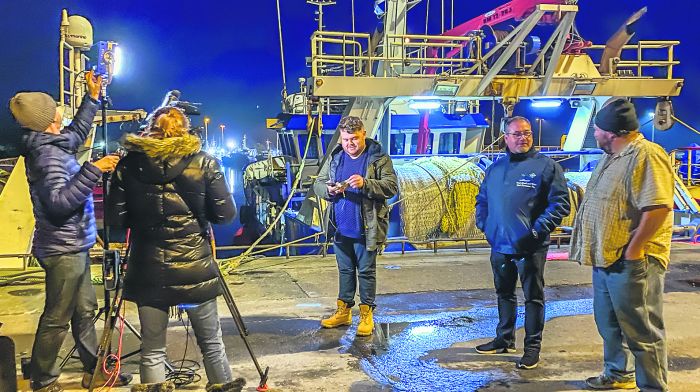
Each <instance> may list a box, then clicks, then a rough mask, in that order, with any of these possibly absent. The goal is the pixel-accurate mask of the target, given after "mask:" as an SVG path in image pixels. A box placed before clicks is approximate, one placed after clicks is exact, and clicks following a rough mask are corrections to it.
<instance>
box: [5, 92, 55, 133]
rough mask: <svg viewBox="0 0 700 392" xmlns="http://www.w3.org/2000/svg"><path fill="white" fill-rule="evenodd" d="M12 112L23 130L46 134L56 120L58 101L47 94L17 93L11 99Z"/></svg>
mask: <svg viewBox="0 0 700 392" xmlns="http://www.w3.org/2000/svg"><path fill="white" fill-rule="evenodd" d="M10 111H11V112H12V115H13V116H14V117H15V120H17V122H18V123H19V125H21V126H22V127H23V128H28V129H31V130H32V131H37V132H44V131H45V130H46V128H48V127H49V125H51V123H53V122H54V119H55V118H56V101H54V100H53V98H51V96H50V95H48V94H46V93H40V92H31V93H17V94H15V96H14V97H12V99H10Z"/></svg>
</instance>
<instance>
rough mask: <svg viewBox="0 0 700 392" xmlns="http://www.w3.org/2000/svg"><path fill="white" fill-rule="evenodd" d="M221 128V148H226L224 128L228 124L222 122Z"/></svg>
mask: <svg viewBox="0 0 700 392" xmlns="http://www.w3.org/2000/svg"><path fill="white" fill-rule="evenodd" d="M219 128H221V148H224V128H226V125H224V124H221V125H219Z"/></svg>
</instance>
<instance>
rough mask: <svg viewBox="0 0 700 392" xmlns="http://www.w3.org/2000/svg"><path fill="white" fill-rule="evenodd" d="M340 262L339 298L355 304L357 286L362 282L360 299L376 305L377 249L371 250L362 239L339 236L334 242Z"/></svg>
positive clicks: (352, 304) (351, 304) (364, 302)
mask: <svg viewBox="0 0 700 392" xmlns="http://www.w3.org/2000/svg"><path fill="white" fill-rule="evenodd" d="M333 249H334V250H335V259H336V261H337V262H338V299H339V300H341V301H343V302H345V303H346V304H348V306H354V305H355V288H356V287H357V281H358V280H359V282H360V290H359V291H360V301H361V303H362V304H364V305H369V306H371V307H374V306H375V304H374V298H375V296H376V295H377V251H373V252H370V251H368V250H367V248H366V247H365V243H364V241H362V240H358V239H354V238H348V237H343V236H341V235H339V236H337V238H336V241H335V243H334V244H333Z"/></svg>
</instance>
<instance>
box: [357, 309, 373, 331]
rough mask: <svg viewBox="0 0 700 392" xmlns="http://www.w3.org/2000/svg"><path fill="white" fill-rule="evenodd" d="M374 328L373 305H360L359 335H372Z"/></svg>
mask: <svg viewBox="0 0 700 392" xmlns="http://www.w3.org/2000/svg"><path fill="white" fill-rule="evenodd" d="M373 330H374V319H373V318H372V307H370V306H369V305H360V324H359V325H358V326H357V336H370V335H372V331H373Z"/></svg>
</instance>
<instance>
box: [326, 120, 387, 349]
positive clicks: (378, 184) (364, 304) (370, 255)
mask: <svg viewBox="0 0 700 392" xmlns="http://www.w3.org/2000/svg"><path fill="white" fill-rule="evenodd" d="M338 129H339V131H340V145H339V146H337V147H335V148H334V149H333V151H331V153H330V154H331V156H330V159H328V160H326V163H325V164H324V165H323V167H322V168H321V171H320V172H319V175H318V178H316V181H315V182H314V192H315V193H316V195H318V196H319V197H322V198H324V199H326V200H329V201H330V202H331V203H332V204H331V205H330V206H329V209H330V211H329V212H330V214H331V219H330V224H329V226H330V225H333V226H334V229H335V242H334V245H333V249H334V250H335V257H336V260H337V262H338V275H339V294H338V301H337V305H338V308H337V310H336V312H335V313H334V314H333V315H332V316H330V317H329V318H326V319H324V320H322V321H321V326H323V327H324V328H336V327H339V326H341V325H350V324H352V312H351V308H352V307H353V305H354V304H355V287H356V285H357V284H356V282H357V280H359V287H360V290H359V292H360V301H361V302H360V324H359V325H358V327H357V335H358V336H369V335H371V334H372V331H373V329H374V319H373V316H372V312H373V311H374V307H375V303H374V298H375V295H376V291H377V276H376V261H377V249H378V248H379V246H381V245H382V244H383V243H384V241H386V233H387V228H388V226H389V207H388V206H387V205H386V201H387V200H388V199H390V198H392V197H394V195H396V193H397V192H398V184H397V179H396V173H394V167H393V165H392V163H391V159H390V158H389V156H388V155H387V154H385V153H383V152H382V149H381V146H380V145H379V143H377V142H375V141H374V140H372V139H368V138H366V131H365V127H364V124H362V120H360V119H359V118H357V117H353V116H347V117H344V118H343V119H341V120H340V123H339V124H338ZM330 231H331V230H329V233H330ZM329 235H331V234H329Z"/></svg>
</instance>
